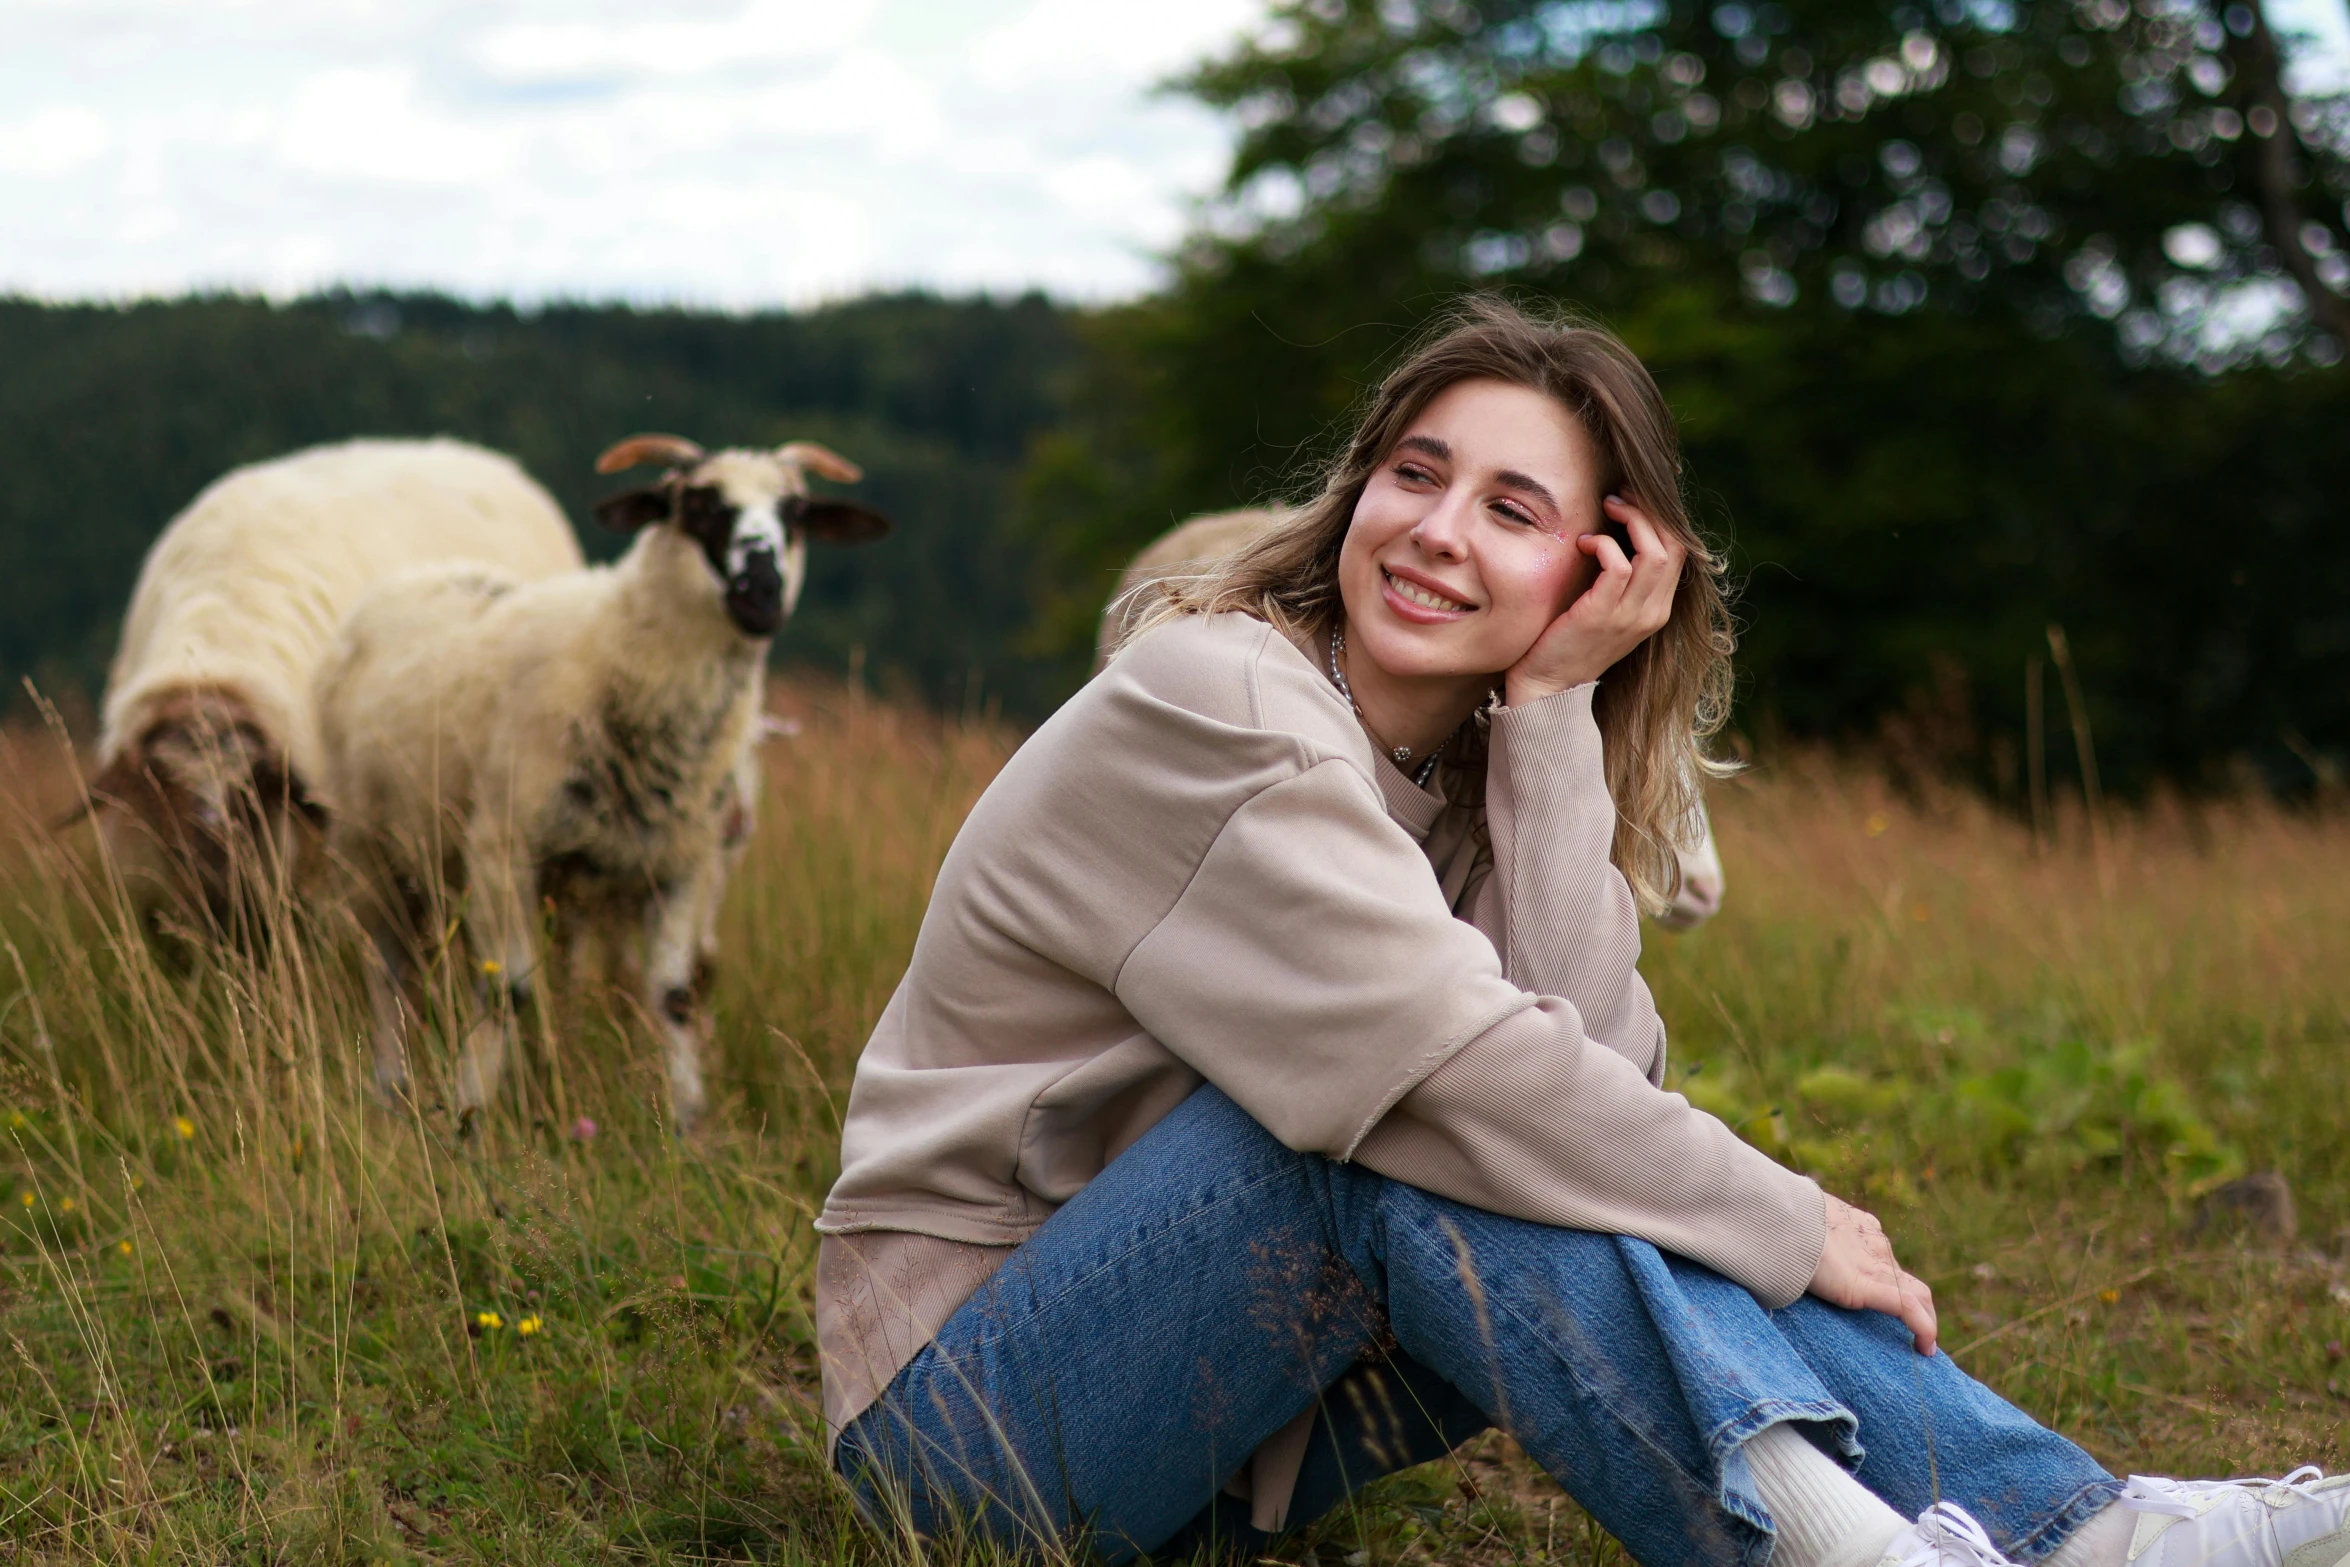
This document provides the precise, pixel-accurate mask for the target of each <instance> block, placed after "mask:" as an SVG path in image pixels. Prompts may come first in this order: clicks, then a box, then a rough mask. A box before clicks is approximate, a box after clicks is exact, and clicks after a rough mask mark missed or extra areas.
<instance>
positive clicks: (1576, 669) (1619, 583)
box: [1503, 495, 1688, 707]
mask: <svg viewBox="0 0 2350 1567" xmlns="http://www.w3.org/2000/svg"><path fill="white" fill-rule="evenodd" d="M1600 505H1601V507H1602V508H1603V509H1604V510H1605V511H1606V513H1607V515H1608V516H1609V517H1610V518H1611V519H1612V520H1614V521H1616V522H1620V523H1622V524H1623V525H1624V531H1625V533H1626V534H1627V535H1629V536H1630V538H1631V540H1632V554H1633V558H1632V559H1630V560H1626V559H1625V558H1624V552H1623V550H1622V548H1621V547H1620V546H1618V545H1617V543H1616V541H1615V540H1614V539H1612V538H1609V537H1608V536H1607V535H1606V534H1604V533H1586V534H1584V535H1583V536H1582V537H1580V538H1578V539H1576V540H1575V547H1576V548H1577V549H1579V550H1581V551H1582V552H1583V553H1584V554H1586V555H1588V556H1590V557H1591V558H1592V559H1593V560H1595V561H1597V562H1598V563H1599V574H1598V575H1597V576H1596V577H1594V578H1593V579H1592V582H1591V585H1590V586H1589V587H1587V588H1585V589H1584V590H1583V591H1582V592H1581V593H1580V594H1578V595H1577V596H1576V598H1575V601H1574V602H1573V603H1571V604H1569V605H1568V606H1567V607H1566V609H1565V610H1564V611H1563V612H1562V613H1561V614H1560V615H1559V616H1558V618H1557V619H1555V620H1553V621H1552V622H1551V623H1550V624H1549V626H1548V627H1546V628H1545V629H1544V630H1543V633H1542V635H1541V636H1539V637H1537V638H1535V640H1534V645H1533V646H1532V647H1531V648H1528V649H1527V650H1526V656H1525V657H1523V658H1521V659H1519V660H1518V661H1517V663H1516V664H1515V665H1513V666H1511V668H1510V671H1509V673H1508V674H1507V675H1506V676H1505V677H1503V700H1505V701H1507V702H1508V703H1509V705H1510V706H1512V707H1523V706H1525V705H1526V704H1527V703H1529V702H1539V701H1541V700H1542V699H1543V698H1544V697H1546V696H1553V695H1556V694H1557V693H1558V692H1561V691H1565V690H1568V689H1570V688H1572V687H1575V686H1579V685H1582V684H1583V683H1584V682H1586V681H1590V680H1597V679H1598V678H1599V677H1600V676H1601V675H1603V674H1606V673H1607V671H1608V670H1609V669H1610V668H1611V667H1613V666H1614V665H1615V663H1616V661H1617V660H1619V659H1621V658H1622V657H1623V656H1624V655H1625V654H1627V653H1629V652H1631V651H1632V650H1633V649H1634V648H1636V647H1638V646H1639V645H1640V644H1641V643H1643V642H1645V641H1647V640H1648V639H1649V638H1650V637H1652V636H1654V635H1656V633H1657V632H1658V631H1660V630H1662V629H1663V627H1664V624H1665V622H1666V621H1668V620H1670V619H1672V616H1673V591H1674V589H1675V588H1677V587H1679V586H1680V582H1681V563H1682V561H1683V560H1684V559H1685V558H1686V557H1687V555H1688V551H1687V550H1686V549H1685V548H1683V547H1682V545H1681V544H1680V543H1679V541H1677V540H1674V539H1669V538H1667V537H1666V536H1665V535H1664V534H1663V533H1661V532H1659V531H1658V530H1657V527H1656V524H1654V523H1652V522H1650V521H1649V520H1648V514H1647V513H1646V512H1644V511H1642V510H1641V509H1640V508H1639V507H1637V506H1635V505H1633V504H1632V503H1631V502H1630V501H1627V500H1625V499H1624V498H1623V497H1622V496H1620V495H1610V496H1609V497H1607V499H1606V500H1604V501H1602V502H1601V503H1600Z"/></svg>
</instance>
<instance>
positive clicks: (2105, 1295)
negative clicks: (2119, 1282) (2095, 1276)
mask: <svg viewBox="0 0 2350 1567" xmlns="http://www.w3.org/2000/svg"><path fill="white" fill-rule="evenodd" d="M2121 1298H2122V1292H2121V1291H2120V1290H2099V1291H2098V1292H2097V1300H2098V1303H2099V1304H2100V1305H2106V1306H2110V1305H2112V1304H2113V1303H2114V1302H2115V1301H2117V1300H2120V1299H2121Z"/></svg>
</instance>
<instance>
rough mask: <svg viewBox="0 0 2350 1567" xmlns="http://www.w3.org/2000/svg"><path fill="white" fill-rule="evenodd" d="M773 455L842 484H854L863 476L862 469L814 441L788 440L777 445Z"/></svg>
mask: <svg viewBox="0 0 2350 1567" xmlns="http://www.w3.org/2000/svg"><path fill="white" fill-rule="evenodd" d="M775 455H776V458H777V460H778V461H781V462H787V463H790V464H791V465H792V466H793V467H795V468H805V469H807V470H808V471H809V472H811V473H814V474H817V475H819V476H820V477H823V478H827V479H836V480H838V481H839V482H841V483H842V484H854V483H856V482H857V481H858V480H859V479H862V478H863V477H865V470H864V469H862V468H860V467H858V466H857V465H856V464H855V463H853V462H851V461H849V460H848V459H847V458H846V457H843V456H842V455H841V454H840V453H838V452H836V451H834V450H833V449H832V448H831V447H829V446H819V445H817V444H816V443H815V442H814V441H791V442H788V443H786V444H784V445H782V446H778V447H777V448H776V449H775Z"/></svg>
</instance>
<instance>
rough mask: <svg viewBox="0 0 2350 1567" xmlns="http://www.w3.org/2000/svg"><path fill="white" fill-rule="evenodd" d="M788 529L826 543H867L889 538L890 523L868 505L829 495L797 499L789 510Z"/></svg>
mask: <svg viewBox="0 0 2350 1567" xmlns="http://www.w3.org/2000/svg"><path fill="white" fill-rule="evenodd" d="M791 523H792V526H793V527H795V528H798V529H799V530H800V531H801V532H802V533H805V534H807V535H808V537H810V538H812V539H822V540H823V541H824V542H825V543H827V544H870V543H872V542H873V541H874V540H875V539H880V538H886V537H888V536H889V531H890V520H889V519H888V518H887V517H884V516H883V515H882V514H881V513H879V512H877V511H875V510H874V509H873V508H872V507H870V506H860V505H858V504H857V503H856V502H855V501H842V500H834V499H833V498H832V497H830V496H797V497H794V499H793V503H792V508H791Z"/></svg>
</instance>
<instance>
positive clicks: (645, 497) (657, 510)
mask: <svg viewBox="0 0 2350 1567" xmlns="http://www.w3.org/2000/svg"><path fill="white" fill-rule="evenodd" d="M669 491H670V487H669V486H668V485H666V484H647V485H642V486H640V487H638V488H637V489H633V490H622V491H621V492H620V493H619V494H618V495H608V496H606V497H605V498H604V499H602V500H600V501H598V502H596V521H598V522H600V523H602V524H603V525H604V526H605V527H607V528H610V529H611V530H612V531H613V532H614V533H634V532H636V531H637V530H638V529H640V528H644V527H648V526H650V525H651V524H653V523H656V522H667V521H668V520H669V513H670V510H671V497H670V493H669Z"/></svg>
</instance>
